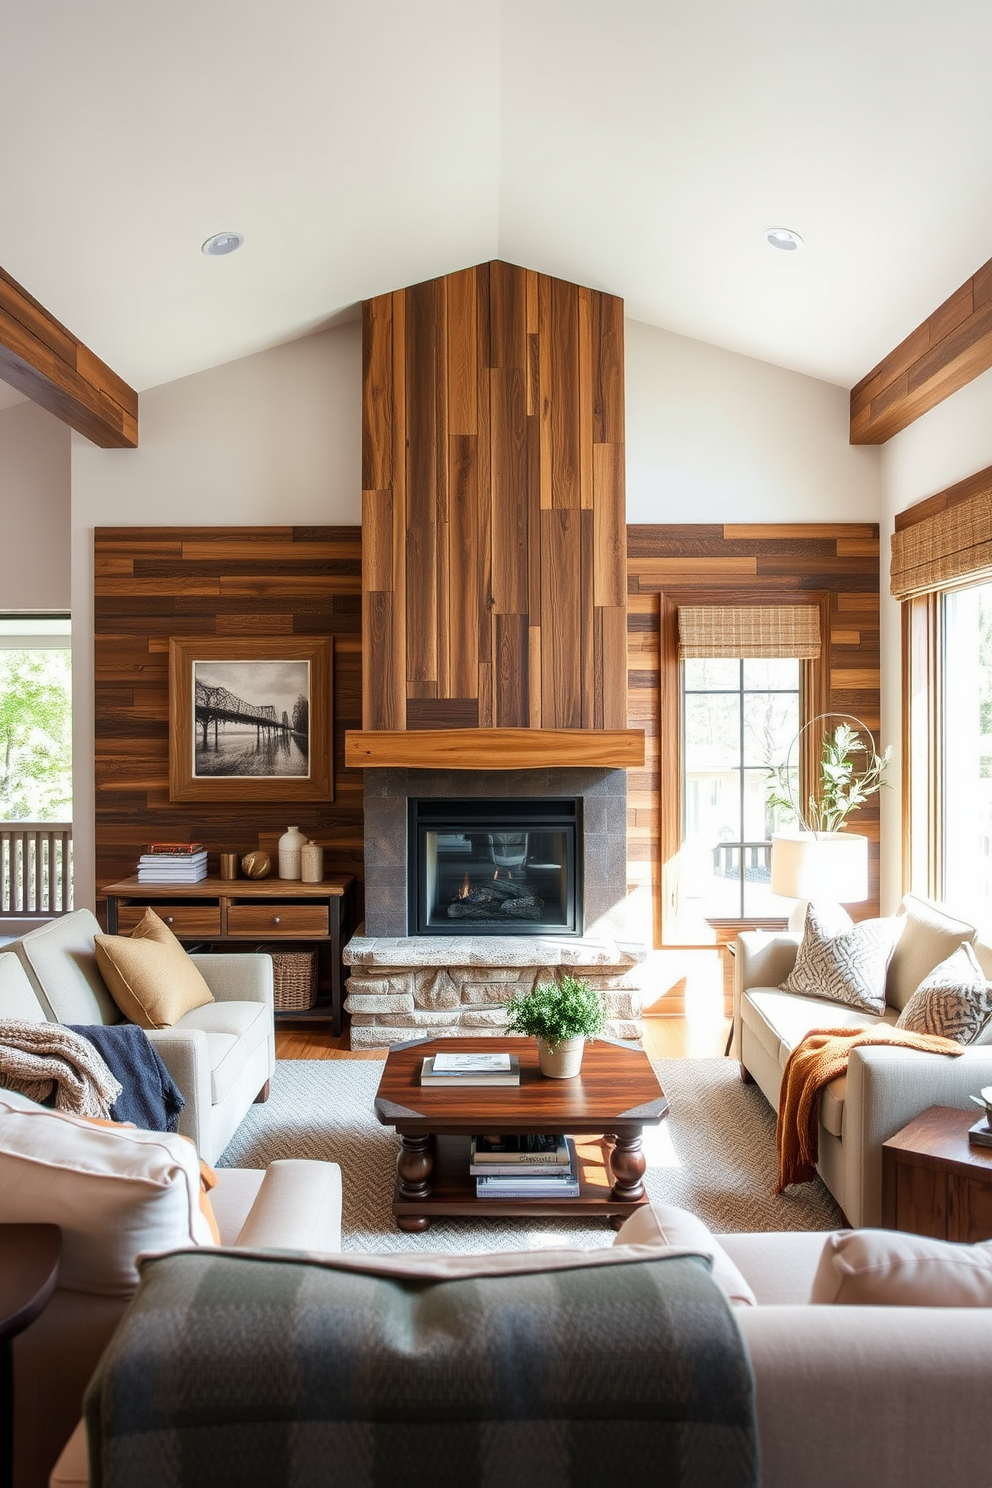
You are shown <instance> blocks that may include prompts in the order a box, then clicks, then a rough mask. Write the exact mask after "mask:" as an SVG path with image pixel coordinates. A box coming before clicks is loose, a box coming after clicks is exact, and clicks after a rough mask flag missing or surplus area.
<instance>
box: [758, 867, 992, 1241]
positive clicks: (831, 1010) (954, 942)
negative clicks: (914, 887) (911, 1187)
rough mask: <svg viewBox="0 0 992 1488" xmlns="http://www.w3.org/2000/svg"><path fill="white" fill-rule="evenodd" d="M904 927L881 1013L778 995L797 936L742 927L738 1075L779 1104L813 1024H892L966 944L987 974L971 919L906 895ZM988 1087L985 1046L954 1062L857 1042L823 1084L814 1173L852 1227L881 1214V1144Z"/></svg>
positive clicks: (988, 957) (985, 954)
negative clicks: (795, 1054)
mask: <svg viewBox="0 0 992 1488" xmlns="http://www.w3.org/2000/svg"><path fill="white" fill-rule="evenodd" d="M897 914H898V917H899V918H900V919H901V921H902V929H901V932H900V935H899V939H898V941H897V942H896V946H895V950H894V951H893V953H892V959H891V961H890V962H889V968H888V972H887V976H886V988H885V995H886V1008H885V1012H884V1013H883V1014H882V1015H880V1016H875V1015H873V1014H871V1013H865V1012H859V1011H856V1010H854V1009H853V1008H849V1007H845V1006H843V1005H841V1004H838V1003H836V1002H832V1001H830V1000H828V999H822V1000H821V999H819V998H816V997H804V996H799V995H797V994H796V993H792V992H783V991H782V990H781V988H780V984H781V983H782V982H783V981H785V979H786V977H787V976H788V974H789V972H790V971H791V970H792V967H793V964H794V962H795V959H796V951H797V949H798V946H799V942H800V940H801V936H800V935H794V934H790V933H787V932H785V931H781V932H779V931H776V932H772V933H768V932H764V931H748V932H746V933H745V934H743V935H740V936H738V939H737V948H736V949H737V955H736V958H735V962H734V1047H735V1052H736V1054H737V1058H738V1059H739V1060H740V1063H741V1071H742V1074H743V1075H745V1076H746V1077H750V1078H752V1079H754V1080H755V1081H756V1082H757V1084H758V1086H759V1087H760V1089H761V1091H762V1092H763V1094H764V1095H765V1098H766V1099H767V1100H768V1102H769V1103H770V1104H771V1106H772V1107H773V1108H774V1109H776V1110H777V1109H778V1099H779V1088H780V1086H781V1083H782V1073H783V1071H784V1069H785V1065H786V1062H787V1060H788V1058H789V1055H790V1054H791V1052H792V1050H793V1049H794V1048H795V1047H796V1045H797V1044H798V1043H800V1042H801V1040H802V1039H803V1038H804V1037H805V1035H806V1034H807V1033H809V1032H810V1030H811V1029H814V1028H847V1027H851V1028H854V1027H860V1026H865V1025H873V1024H878V1023H888V1024H894V1023H895V1021H896V1019H897V1018H898V1016H899V1013H900V1012H901V1010H902V1009H903V1008H904V1007H905V1006H906V1004H907V1002H908V1001H909V999H910V998H911V997H912V995H913V993H914V992H915V991H916V989H917V987H918V986H919V984H920V983H921V982H922V981H923V979H924V978H925V977H926V976H927V974H928V973H929V972H931V971H932V970H933V968H934V967H935V966H938V965H939V964H940V962H941V961H943V960H945V958H946V957H947V956H949V955H950V954H951V952H952V951H954V950H956V949H957V947H958V946H959V945H961V944H963V943H964V942H966V941H967V942H969V943H971V944H972V945H973V948H974V951H975V954H976V956H977V958H978V961H979V964H980V965H981V967H982V969H983V971H984V973H985V975H986V976H987V977H990V978H992V947H990V946H989V945H987V944H986V943H984V942H983V941H982V940H980V939H979V938H978V935H977V933H976V931H975V928H974V926H973V925H969V924H967V923H966V922H965V921H964V920H958V919H955V918H954V917H953V916H952V915H950V914H949V913H948V912H947V911H946V910H945V909H943V908H941V907H940V906H939V905H936V904H933V903H931V902H930V901H929V900H926V899H920V898H917V897H916V896H915V895H911V894H907V895H906V897H905V898H904V899H903V901H902V903H901V904H900V906H899V909H898V912H897ZM989 1084H992V1045H979V1046H977V1047H976V1046H972V1047H968V1048H966V1049H965V1051H964V1053H963V1054H962V1055H961V1056H960V1057H959V1058H955V1059H947V1058H941V1057H939V1056H937V1055H933V1054H922V1053H916V1052H914V1051H912V1050H909V1049H896V1048H885V1047H881V1046H879V1047H874V1048H872V1047H868V1048H863V1049H854V1050H853V1051H852V1053H851V1059H850V1064H849V1067H848V1072H847V1074H846V1075H843V1076H841V1077H840V1078H839V1079H837V1080H834V1081H833V1083H832V1084H830V1085H828V1086H827V1087H826V1088H825V1090H824V1091H823V1095H822V1099H821V1103H820V1129H819V1161H818V1163H817V1167H818V1171H819V1173H820V1176H821V1177H822V1179H823V1181H824V1183H826V1185H827V1187H828V1188H829V1189H830V1191H831V1193H832V1194H833V1195H834V1198H835V1199H836V1200H837V1202H838V1204H839V1205H840V1207H841V1208H842V1209H843V1211H844V1214H845V1215H846V1217H847V1219H848V1222H849V1223H850V1224H852V1225H856V1226H860V1225H879V1224H881V1220H882V1143H883V1142H885V1141H887V1140H888V1138H889V1137H891V1136H894V1135H895V1133H896V1132H897V1131H899V1130H900V1128H901V1127H903V1126H905V1125H906V1123H907V1122H909V1121H911V1120H912V1119H913V1118H914V1117H915V1116H918V1115H920V1113H921V1112H923V1111H925V1110H926V1109H927V1107H928V1106H960V1107H963V1108H967V1106H968V1104H969V1102H968V1096H969V1095H971V1094H977V1093H978V1091H979V1090H981V1088H982V1087H983V1086H985V1085H989Z"/></svg>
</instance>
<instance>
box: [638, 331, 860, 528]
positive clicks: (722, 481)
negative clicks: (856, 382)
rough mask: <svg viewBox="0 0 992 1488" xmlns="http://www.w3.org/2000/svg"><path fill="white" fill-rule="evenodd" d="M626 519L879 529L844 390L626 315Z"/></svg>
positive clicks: (847, 398) (847, 396)
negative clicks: (850, 438)
mask: <svg viewBox="0 0 992 1488" xmlns="http://www.w3.org/2000/svg"><path fill="white" fill-rule="evenodd" d="M625 338H626V392H627V521H628V522H877V521H878V514H879V456H878V451H877V450H876V449H872V448H866V447H855V446H852V445H851V444H850V443H849V442H848V435H849V427H850V406H849V395H848V393H847V392H846V390H845V389H844V388H839V387H834V386H833V384H831V383H828V382H819V381H818V380H817V379H816V378H814V377H804V376H802V375H801V374H800V373H798V372H788V371H786V370H785V369H784V368H782V367H773V366H771V365H770V364H769V363H768V362H759V361H755V360H754V359H753V358H752V357H746V356H740V355H739V354H738V353H736V352H732V351H722V350H721V349H720V348H719V347H716V346H708V345H706V344H705V343H704V342H702V341H692V340H689V339H688V338H687V337H685V336H676V335H673V334H672V332H670V331H661V330H658V329H657V328H656V327H654V326H649V325H645V324H644V323H643V322H642V321H637V320H628V321H627V322H626V326H625Z"/></svg>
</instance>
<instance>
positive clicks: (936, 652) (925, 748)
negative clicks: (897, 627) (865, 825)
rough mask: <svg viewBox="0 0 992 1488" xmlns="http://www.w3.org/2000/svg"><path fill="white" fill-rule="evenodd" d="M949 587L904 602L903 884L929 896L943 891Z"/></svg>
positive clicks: (937, 896) (938, 895) (935, 896)
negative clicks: (943, 707) (942, 712)
mask: <svg viewBox="0 0 992 1488" xmlns="http://www.w3.org/2000/svg"><path fill="white" fill-rule="evenodd" d="M959 587H961V588H966V587H968V586H967V585H961V586H959ZM946 592H947V591H946V590H940V591H934V592H932V593H929V594H920V595H917V596H915V597H914V598H912V599H907V600H905V601H904V603H903V605H902V697H903V705H902V760H903V769H902V865H903V867H902V890H903V893H916V894H926V895H928V896H929V897H930V898H931V899H941V898H942V897H943V854H942V851H941V844H942V842H943V803H942V799H941V788H940V783H941V779H942V775H943V756H942V740H941V729H940V709H941V698H942V695H943V683H944V679H943V655H944V621H943V605H942V600H943V596H944V594H945V593H946Z"/></svg>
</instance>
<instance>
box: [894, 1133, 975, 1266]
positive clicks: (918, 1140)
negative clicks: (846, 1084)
mask: <svg viewBox="0 0 992 1488" xmlns="http://www.w3.org/2000/svg"><path fill="white" fill-rule="evenodd" d="M977 1115H978V1113H977V1111H974V1110H972V1111H959V1110H955V1109H954V1108H953V1107H951V1106H931V1107H930V1109H929V1110H928V1111H924V1112H923V1114H922V1115H921V1116H917V1117H916V1119H915V1121H911V1122H910V1123H909V1125H908V1126H904V1127H903V1129H902V1131H899V1132H896V1134H895V1136H894V1137H890V1138H889V1140H888V1141H887V1142H884V1143H883V1144H882V1224H883V1225H884V1227H885V1228H886V1229H889V1230H908V1231H910V1232H912V1233H913V1234H914V1235H930V1236H932V1237H933V1238H934V1239H935V1240H963V1241H976V1240H990V1239H992V1147H973V1146H972V1145H971V1143H970V1142H969V1141H968V1128H969V1127H970V1126H972V1125H973V1124H974V1122H975V1120H976V1118H977Z"/></svg>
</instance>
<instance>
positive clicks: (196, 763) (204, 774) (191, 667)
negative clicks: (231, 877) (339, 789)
mask: <svg viewBox="0 0 992 1488" xmlns="http://www.w3.org/2000/svg"><path fill="white" fill-rule="evenodd" d="M169 654H170V671H169V678H170V680H169V723H170V736H169V797H170V799H171V800H173V801H233V800H240V799H245V800H248V799H251V798H252V797H254V798H255V799H257V800H265V801H327V800H330V799H331V798H332V795H333V770H332V762H331V745H332V739H333V726H332V725H333V720H332V715H331V699H332V693H333V686H332V683H333V660H332V657H333V640H332V638H331V637H328V636H324V637H314V638H311V637H300V638H295V637H294V638H287V637H283V636H280V637H273V638H271V639H269V638H264V639H260V638H255V637H252V638H249V639H247V640H246V639H238V638H235V637H231V638H230V639H221V638H218V637H216V636H207V637H203V638H201V639H195V638H188V637H185V636H184V637H182V638H181V639H173V640H171V641H170V642H169Z"/></svg>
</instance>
